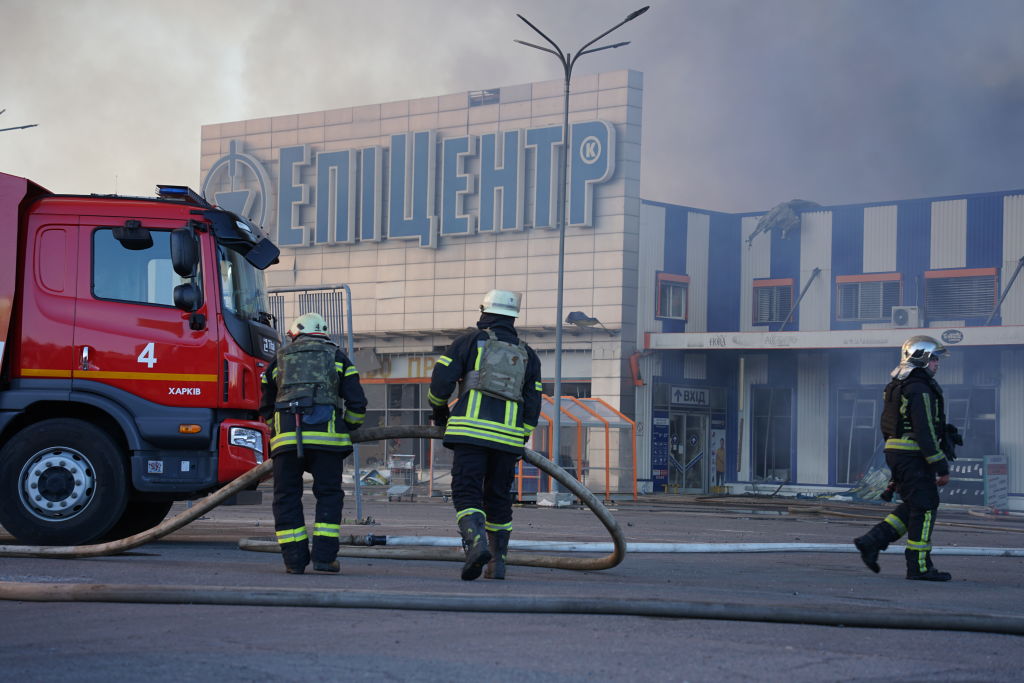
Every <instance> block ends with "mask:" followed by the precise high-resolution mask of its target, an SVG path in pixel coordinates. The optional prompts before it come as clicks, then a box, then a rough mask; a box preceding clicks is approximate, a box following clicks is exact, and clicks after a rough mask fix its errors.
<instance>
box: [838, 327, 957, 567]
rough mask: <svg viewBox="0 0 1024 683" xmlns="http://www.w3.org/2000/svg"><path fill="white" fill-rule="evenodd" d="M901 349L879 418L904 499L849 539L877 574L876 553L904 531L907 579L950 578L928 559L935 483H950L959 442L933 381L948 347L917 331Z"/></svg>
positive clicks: (935, 506)
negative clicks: (862, 533) (950, 463)
mask: <svg viewBox="0 0 1024 683" xmlns="http://www.w3.org/2000/svg"><path fill="white" fill-rule="evenodd" d="M900 353H901V356H900V364H899V365H897V366H896V368H895V369H894V370H893V371H892V373H891V377H892V380H891V381H890V382H889V384H888V385H886V387H885V390H884V391H883V407H882V416H881V419H880V421H879V422H880V427H881V431H882V438H884V439H885V462H886V464H887V465H888V466H889V469H890V470H891V472H892V486H893V488H894V489H895V490H896V492H898V493H899V495H900V498H901V499H902V502H901V503H900V505H899V506H897V507H896V509H895V510H893V511H892V514H890V515H888V516H887V517H886V518H885V519H883V520H882V521H881V522H879V523H878V524H876V525H875V526H874V527H872V528H871V529H870V530H869V531H868V532H867V533H866V534H864V535H863V536H859V537H857V538H855V539H854V541H853V543H854V545H855V546H856V547H857V550H858V551H860V556H861V560H863V562H864V564H865V565H867V567H868V569H870V570H871V571H873V572H875V573H878V572H879V571H880V567H879V565H878V554H879V553H880V552H881V551H883V550H885V549H886V548H887V547H889V544H890V543H892V542H893V541H896V540H897V539H899V538H900V537H901V536H903V535H904V534H906V535H907V547H906V550H904V557H905V559H906V563H907V578H908V579H912V580H917V581H949V580H950V578H951V576H950V574H949V572H943V571H939V570H938V569H936V568H935V566H934V565H933V564H932V560H931V550H932V530H933V528H934V525H935V513H936V512H937V511H938V508H939V487H941V486H945V485H946V484H948V483H949V462H950V461H951V460H955V459H956V454H955V446H956V445H962V444H963V439H962V438H960V436H959V434H958V433H957V430H956V428H955V427H953V426H952V425H950V424H947V423H946V410H945V402H944V400H943V396H942V389H941V388H940V387H939V385H938V383H937V382H936V381H935V373H936V372H937V371H938V368H939V358H940V357H942V356H945V355H946V353H947V351H946V348H945V347H944V346H943V345H942V344H941V343H939V341H938V340H936V339H935V338H933V337H928V336H925V335H916V336H913V337H910V338H909V339H907V340H906V341H905V342H903V347H902V348H901V350H900ZM883 498H884V497H883ZM884 499H887V500H891V496H889V497H888V498H884Z"/></svg>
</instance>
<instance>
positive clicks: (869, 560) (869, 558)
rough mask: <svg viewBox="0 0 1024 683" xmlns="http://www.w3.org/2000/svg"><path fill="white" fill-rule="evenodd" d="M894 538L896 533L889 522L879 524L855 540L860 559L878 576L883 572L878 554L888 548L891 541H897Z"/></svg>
mask: <svg viewBox="0 0 1024 683" xmlns="http://www.w3.org/2000/svg"><path fill="white" fill-rule="evenodd" d="M894 536H896V531H895V530H894V529H893V528H892V526H890V525H889V523H888V522H879V523H878V524H876V525H875V526H873V527H871V530H870V531H868V532H867V533H866V534H864V535H863V536H858V537H857V538H855V539H853V544H854V545H855V546H857V550H859V551H860V559H861V560H863V562H864V564H865V565H866V566H867V568H868V569H870V570H871V571H873V572H874V573H876V574H877V573H878V572H880V571H881V570H882V568H881V567H879V566H878V553H880V552H882V551H883V550H885V549H886V548H888V547H889V543H890V542H891V541H895V540H896V538H894Z"/></svg>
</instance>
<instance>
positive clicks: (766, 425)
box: [750, 386, 793, 482]
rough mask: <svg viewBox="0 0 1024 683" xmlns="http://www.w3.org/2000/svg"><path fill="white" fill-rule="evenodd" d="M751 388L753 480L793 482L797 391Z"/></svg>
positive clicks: (760, 387)
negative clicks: (794, 408) (791, 477)
mask: <svg viewBox="0 0 1024 683" xmlns="http://www.w3.org/2000/svg"><path fill="white" fill-rule="evenodd" d="M751 390H752V391H751V412H752V414H753V422H752V423H751V433H750V441H751V449H752V453H753V463H752V465H753V479H754V481H777V482H785V481H789V480H790V463H791V460H792V436H791V425H792V406H793V392H792V390H790V389H780V388H776V387H767V386H755V387H751Z"/></svg>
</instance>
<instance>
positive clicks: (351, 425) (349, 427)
mask: <svg viewBox="0 0 1024 683" xmlns="http://www.w3.org/2000/svg"><path fill="white" fill-rule="evenodd" d="M362 426H363V425H361V424H359V423H358V422H349V421H348V420H345V429H347V430H348V433H349V434H351V433H352V432H354V431H356V430H357V429H359V428H360V427H362Z"/></svg>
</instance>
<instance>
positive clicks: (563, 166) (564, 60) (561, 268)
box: [515, 5, 651, 463]
mask: <svg viewBox="0 0 1024 683" xmlns="http://www.w3.org/2000/svg"><path fill="white" fill-rule="evenodd" d="M650 8H651V7H650V5H647V6H645V7H641V8H640V9H638V10H636V11H633V12H630V13H629V15H627V16H626V18H625V19H623V20H622V21H620V22H619V23H617V24H615V26H612V27H611V28H610V29H608V30H607V31H605V32H604V33H602V34H601V35H599V36H597V37H596V38H594V39H593V40H591V41H590V42H588V43H587V44H585V45H584V46H583V47H581V48H580V49H579V50H577V51H576V54H571V53H569V52H563V51H562V48H560V47H559V46H558V44H557V43H555V41H553V40H551V39H550V38H548V37H547V36H546V35H545V34H544V32H543V31H541V30H540V29H539V28H537V27H536V26H534V25H533V24H532V23H530V20H529V19H527V18H526V17H524V16H523V15H522V14H517V15H516V16H517V17H519V18H520V19H522V20H523V22H525V23H526V25H527V26H529V27H530V28H532V29H533V30H534V31H536V32H537V33H538V34H539V35H540V37H541V38H543V39H544V40H545V41H547V42H548V44H550V45H551V47H545V46H543V45H536V44H534V43H528V42H526V41H525V40H516V41H515V42H517V43H519V44H520V45H525V46H527V47H532V48H534V49H536V50H541V51H542V52H548V53H550V54H553V55H554V56H555V57H557V58H558V61H559V63H561V65H562V70H563V72H564V74H565V93H564V101H563V105H562V145H561V150H560V152H561V163H560V164H559V166H558V197H557V200H556V201H557V202H558V213H557V216H558V218H557V225H556V226H555V227H556V229H557V230H558V294H557V299H556V304H555V309H556V310H555V321H556V323H555V396H554V398H555V416H554V417H555V419H554V423H553V425H552V430H553V432H554V434H553V435H552V440H551V454H550V457H551V460H552V461H553V462H555V463H558V460H559V456H560V452H559V448H560V446H561V431H562V430H561V415H562V289H563V285H564V279H565V204H566V201H567V199H568V192H567V191H566V187H565V179H566V175H567V169H568V164H569V144H570V142H571V141H570V140H569V82H570V81H571V80H572V68H573V66H575V64H576V60H578V59H579V58H580V57H582V56H583V55H589V54H591V53H593V52H600V51H601V50H610V49H612V48H615V47H622V46H623V45H629V41H628V40H627V41H624V42H621V43H612V44H611V45H602V46H601V47H594V48H592V47H590V46H591V45H593V44H594V43H596V42H597V41H599V40H601V39H602V38H604V37H605V36H606V35H608V34H609V33H611V32H612V31H614V30H615V29H617V28H619V27H620V26H622V25H623V24H625V23H628V22H630V21H633V20H634V19H636V18H637V17H639V16H640V15H641V14H643V13H644V12H646V11H647V10H649V9H650Z"/></svg>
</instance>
